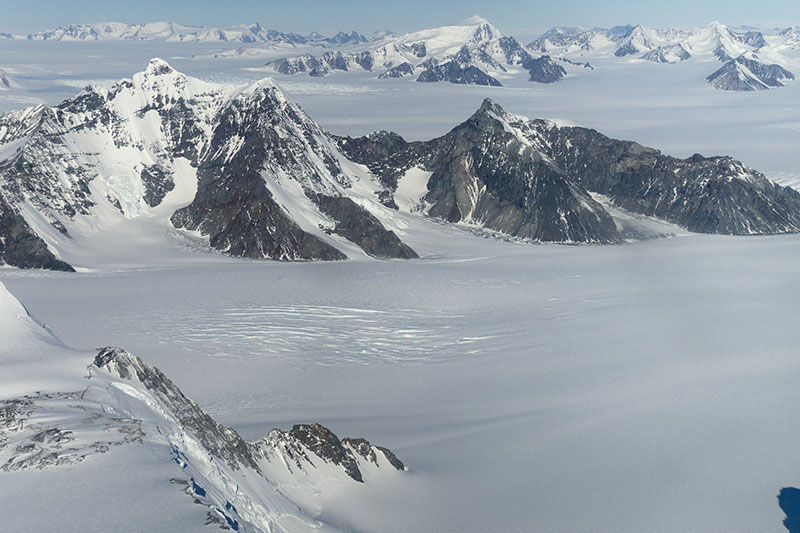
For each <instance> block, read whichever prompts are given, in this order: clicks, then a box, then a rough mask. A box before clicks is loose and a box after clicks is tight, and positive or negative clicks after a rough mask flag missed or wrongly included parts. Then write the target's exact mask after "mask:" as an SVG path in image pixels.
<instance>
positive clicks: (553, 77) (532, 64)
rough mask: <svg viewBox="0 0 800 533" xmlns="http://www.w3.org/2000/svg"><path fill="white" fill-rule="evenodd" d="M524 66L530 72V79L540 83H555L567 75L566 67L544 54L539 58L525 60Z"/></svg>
mask: <svg viewBox="0 0 800 533" xmlns="http://www.w3.org/2000/svg"><path fill="white" fill-rule="evenodd" d="M523 66H524V67H525V68H526V69H527V70H528V72H529V73H530V77H529V78H528V79H529V80H530V81H535V82H538V83H555V82H557V81H561V80H562V79H563V78H564V77H565V76H566V75H567V71H566V70H564V67H562V66H561V65H559V64H558V63H556V62H555V61H553V60H552V59H551V58H550V56H542V57H540V58H537V59H533V58H531V59H529V60H527V61H525V63H523Z"/></svg>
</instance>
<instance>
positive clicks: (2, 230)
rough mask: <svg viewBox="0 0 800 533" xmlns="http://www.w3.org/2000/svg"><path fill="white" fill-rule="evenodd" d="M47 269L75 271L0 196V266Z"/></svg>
mask: <svg viewBox="0 0 800 533" xmlns="http://www.w3.org/2000/svg"><path fill="white" fill-rule="evenodd" d="M3 264H5V265H11V266H15V267H18V268H43V269H47V270H62V271H65V272H74V271H75V270H74V269H73V268H72V267H71V266H70V265H68V264H67V263H65V262H64V261H61V260H59V259H57V258H56V257H55V256H54V255H53V253H52V252H51V251H50V250H48V248H47V245H46V244H45V243H44V241H43V240H42V239H41V238H40V237H38V236H37V235H36V234H35V233H34V232H33V231H32V230H31V228H30V226H28V224H27V223H26V222H25V219H23V218H22V216H20V214H19V213H17V212H16V210H15V209H14V208H13V207H11V206H10V205H8V203H6V202H5V200H3V198H2V197H0V265H3Z"/></svg>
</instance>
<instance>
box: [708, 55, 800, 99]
mask: <svg viewBox="0 0 800 533" xmlns="http://www.w3.org/2000/svg"><path fill="white" fill-rule="evenodd" d="M706 79H707V80H708V82H709V83H710V84H711V85H712V86H713V87H714V88H716V89H722V90H724V91H759V90H764V89H769V88H771V87H783V85H784V83H785V82H786V81H789V80H794V74H792V73H791V72H789V71H788V70H786V69H785V68H783V67H781V66H780V65H769V64H767V63H763V62H761V61H760V60H759V59H758V58H757V57H756V56H752V55H751V56H750V57H746V56H744V55H742V56H739V57H737V58H736V59H731V60H729V61H728V62H727V63H725V65H724V66H723V67H722V68H720V69H719V70H717V71H716V72H714V73H713V74H711V75H710V76H709V77H708V78H706Z"/></svg>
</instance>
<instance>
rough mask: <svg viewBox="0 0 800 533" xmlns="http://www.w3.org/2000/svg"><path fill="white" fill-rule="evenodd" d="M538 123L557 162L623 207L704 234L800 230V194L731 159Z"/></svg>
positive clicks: (592, 188)
mask: <svg viewBox="0 0 800 533" xmlns="http://www.w3.org/2000/svg"><path fill="white" fill-rule="evenodd" d="M533 124H534V125H535V127H536V129H538V131H540V132H541V133H542V135H543V137H544V139H545V140H546V142H547V143H548V145H549V149H548V150H547V151H546V153H547V154H548V156H549V157H551V159H552V160H553V162H554V164H556V165H558V166H559V167H560V168H563V169H564V170H565V171H566V172H568V173H569V174H570V175H571V176H573V177H574V178H575V179H576V180H577V182H578V183H580V184H581V185H582V186H583V187H585V188H586V189H588V190H590V191H592V192H596V193H600V194H603V195H606V196H608V197H609V198H610V199H611V201H612V202H613V203H614V204H615V205H617V206H619V207H622V208H624V209H627V210H629V211H632V212H634V213H641V214H644V215H648V216H654V217H657V218H660V219H663V220H667V221H669V222H672V223H675V224H678V225H680V226H682V227H685V228H686V229H688V230H690V231H694V232H699V233H721V234H727V235H754V234H773V233H792V232H797V231H800V193H798V192H797V191H795V190H793V189H790V188H788V187H781V186H779V185H777V184H776V183H774V182H772V181H770V180H768V179H767V178H766V177H764V175H763V174H760V173H759V172H756V171H754V170H752V169H750V168H748V167H746V166H745V165H743V164H742V163H740V162H738V161H735V160H733V159H732V158H730V157H710V158H705V157H702V156H700V155H695V156H693V157H690V158H688V159H678V158H674V157H670V156H665V155H663V154H661V153H660V152H659V151H657V150H654V149H651V148H645V147H642V146H640V145H638V144H636V143H633V142H629V141H618V140H614V139H610V138H608V137H606V136H604V135H601V134H600V133H598V132H596V131H594V130H589V129H585V128H573V127H567V128H552V127H548V126H547V124H546V123H544V122H543V121H534V122H533Z"/></svg>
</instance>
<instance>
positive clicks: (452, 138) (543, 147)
mask: <svg viewBox="0 0 800 533" xmlns="http://www.w3.org/2000/svg"><path fill="white" fill-rule="evenodd" d="M338 143H339V146H340V149H341V150H342V151H343V152H344V153H345V154H347V155H348V157H350V158H351V159H353V160H355V161H357V162H360V163H363V164H364V165H366V166H367V167H368V168H369V169H370V171H371V172H373V173H375V174H376V175H377V176H378V177H379V178H380V179H381V181H382V182H383V184H384V185H385V186H386V187H387V188H388V189H389V190H394V189H395V188H396V187H397V181H398V179H399V178H400V177H401V176H403V174H404V173H405V172H406V171H407V170H408V169H410V168H412V167H415V166H419V167H420V168H423V169H425V170H427V171H429V172H432V175H431V178H430V180H429V182H428V194H427V195H426V196H425V197H424V199H423V200H424V201H425V202H426V204H427V206H428V210H427V213H428V214H429V215H431V216H434V217H437V218H441V219H443V220H446V221H449V222H458V221H471V222H473V223H476V224H479V225H481V226H483V227H486V228H488V229H493V230H496V231H499V232H502V233H506V234H509V235H515V236H520V237H526V238H532V239H539V240H552V241H581V242H587V241H588V242H616V241H617V240H619V239H620V236H619V234H618V233H617V230H616V227H615V225H614V224H613V221H612V220H611V217H610V215H608V213H607V212H606V211H605V210H604V209H603V208H602V206H600V205H599V204H597V203H596V202H595V201H594V200H593V199H592V198H591V196H590V195H589V192H588V191H591V192H592V193H599V194H602V195H604V196H606V197H608V198H609V199H610V201H611V202H612V203H613V204H614V205H616V206H618V207H621V208H623V209H626V210H628V211H631V212H633V213H637V214H643V215H647V216H653V217H657V218H660V219H662V220H665V221H668V222H671V223H674V224H677V225H680V226H682V227H684V228H686V229H688V230H690V231H694V232H700V233H720V234H728V235H753V234H775V233H790V232H797V231H800V193H798V192H797V191H795V190H793V189H791V188H788V187H781V186H779V185H777V184H775V183H773V182H772V181H770V180H768V179H767V178H766V177H765V176H764V175H762V174H760V173H758V172H756V171H754V170H752V169H750V168H748V167H746V166H745V165H743V164H742V163H740V162H738V161H735V160H734V159H732V158H730V157H709V158H705V157H702V156H700V155H695V156H693V157H691V158H688V159H679V158H674V157H670V156H666V155H663V154H661V153H660V152H659V151H657V150H654V149H652V148H646V147H643V146H640V145H638V144H636V143H634V142H630V141H619V140H615V139H611V138H609V137H606V136H604V135H602V134H600V133H598V132H597V131H594V130H590V129H586V128H580V127H559V126H557V125H555V124H553V123H552V122H549V121H545V120H529V119H524V118H520V117H515V116H513V115H508V114H507V113H505V112H504V111H503V110H502V109H501V108H500V107H499V106H498V105H497V104H495V103H493V102H491V101H489V100H487V101H485V102H484V104H483V105H482V106H481V109H480V110H479V111H478V112H477V113H475V115H473V116H472V117H471V118H470V119H469V120H467V121H466V122H464V123H463V124H461V125H460V126H458V127H456V128H455V129H454V130H452V131H451V132H450V133H448V134H447V135H445V136H443V137H440V138H438V139H434V140H431V141H427V142H413V143H409V142H406V141H404V140H403V139H402V138H400V137H399V136H397V135H395V134H390V133H386V132H381V133H377V134H373V135H370V136H367V137H362V138H359V139H351V138H340V139H338Z"/></svg>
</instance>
